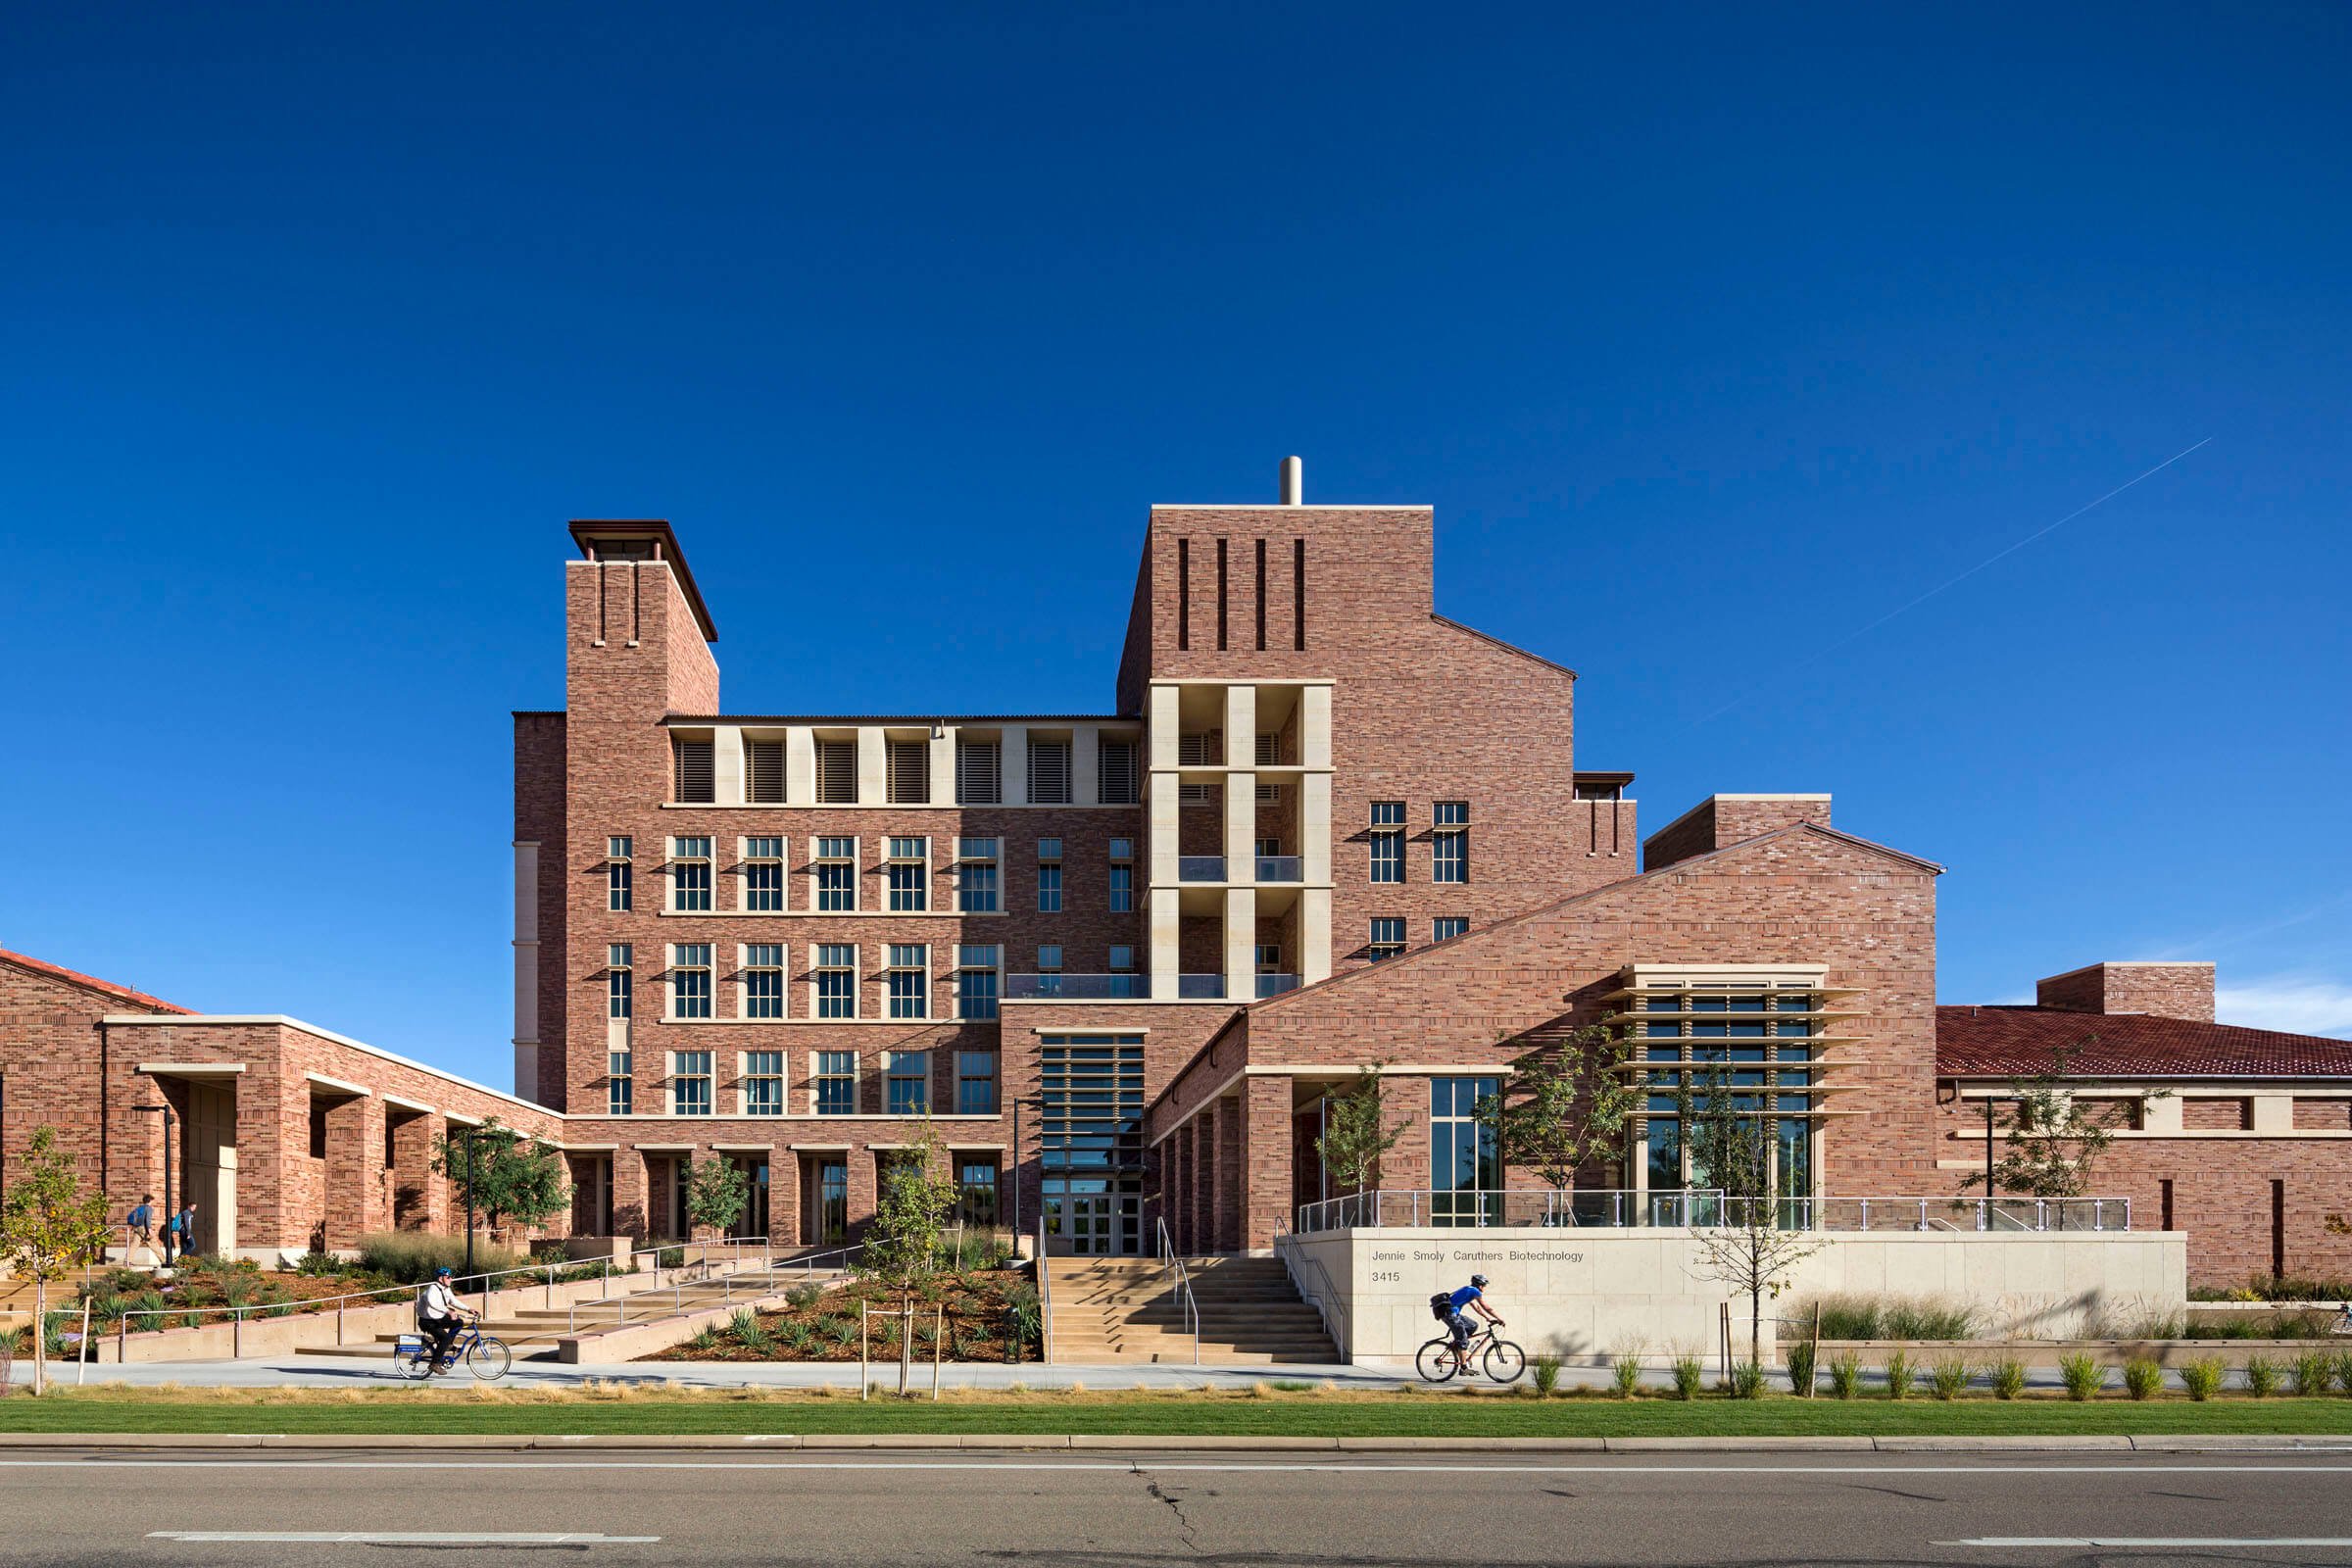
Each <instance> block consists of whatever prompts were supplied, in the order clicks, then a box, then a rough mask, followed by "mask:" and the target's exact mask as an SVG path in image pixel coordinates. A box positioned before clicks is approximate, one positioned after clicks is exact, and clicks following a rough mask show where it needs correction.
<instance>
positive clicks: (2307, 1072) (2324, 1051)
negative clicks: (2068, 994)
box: [1936, 1006, 2352, 1078]
mask: <svg viewBox="0 0 2352 1568" xmlns="http://www.w3.org/2000/svg"><path fill="white" fill-rule="evenodd" d="M2060 1046H2064V1047H2065V1048H2067V1054H2068V1057H2069V1059H2070V1061H2071V1062H2072V1066H2071V1068H2070V1075H2071V1076H2076V1077H2098V1078H2171V1077H2182V1078H2192V1077H2208V1078H2352V1040H2333V1039H2329V1038H2328V1037H2327V1036H2326V1035H2289V1034H2280V1033H2279V1032H2278V1031H2277V1030H2275V1029H2240V1028H2238V1027H2236V1026H2235V1025H2233V1024H2226V1023H2194V1022H2191V1021H2190V1020H2188V1019H2186V1018H2158V1017H2155V1016H2152V1015H2150V1014H2147V1013H2095V1012H2068V1011H2064V1010H2062V1009H2060V1008H2057V1007H2027V1006H2014V1007H2012V1006H1974V1007H1967V1006H1963V1007H1937V1008H1936V1072H1937V1073H1938V1074H1940V1075H1942V1076H1945V1077H1960V1078H2006V1077H2032V1076H2033V1075H2034V1074H2035V1073H2037V1072H2043V1071H2046V1070H2048V1068H2049V1065H2050V1058H2051V1054H2052V1053H2053V1052H2054V1051H2055V1050H2056V1049H2057V1048H2058V1047H2060Z"/></svg>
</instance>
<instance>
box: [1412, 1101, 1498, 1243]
mask: <svg viewBox="0 0 2352 1568" xmlns="http://www.w3.org/2000/svg"><path fill="white" fill-rule="evenodd" d="M1501 1085H1502V1080H1500V1079H1499V1078H1432V1079H1431V1080H1430V1081H1429V1090H1430V1103H1429V1166H1430V1169H1429V1174H1430V1182H1429V1185H1430V1186H1431V1187H1433V1188H1435V1189H1436V1192H1435V1193H1434V1194H1433V1195H1432V1198H1431V1203H1430V1213H1431V1218H1432V1220H1433V1222H1434V1223H1436V1224H1439V1225H1477V1224H1482V1223H1484V1224H1495V1223H1499V1222H1500V1220H1501V1218H1502V1214H1501V1203H1502V1196H1501V1194H1500V1193H1499V1192H1498V1191H1497V1189H1499V1188H1500V1187H1501V1186H1502V1161H1501V1159H1500V1157H1499V1156H1498V1155H1497V1153H1496V1151H1495V1124H1494V1123H1493V1122H1492V1121H1488V1120H1485V1119H1483V1118H1482V1117H1481V1116H1480V1115H1479V1113H1478V1109H1479V1106H1480V1104H1481V1103H1484V1102H1486V1101H1489V1100H1492V1099H1494V1098H1495V1093H1496V1091H1497V1090H1499V1089H1500V1088H1501Z"/></svg>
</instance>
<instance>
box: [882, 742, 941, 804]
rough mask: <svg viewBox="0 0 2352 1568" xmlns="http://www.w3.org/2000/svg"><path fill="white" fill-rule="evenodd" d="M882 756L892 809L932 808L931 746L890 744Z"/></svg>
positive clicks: (927, 744)
mask: <svg viewBox="0 0 2352 1568" xmlns="http://www.w3.org/2000/svg"><path fill="white" fill-rule="evenodd" d="M887 746H888V750H887V751H885V752H884V754H883V760H884V764H885V765H884V774H885V776H884V779H883V783H884V785H885V786H886V789H887V793H888V794H889V797H890V804H891V805H893V806H928V805H930V804H931V745H930V743H929V742H928V741H890V742H888V743H887Z"/></svg>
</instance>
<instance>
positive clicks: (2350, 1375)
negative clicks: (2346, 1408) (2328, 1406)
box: [2335, 1350, 2352, 1394]
mask: <svg viewBox="0 0 2352 1568" xmlns="http://www.w3.org/2000/svg"><path fill="white" fill-rule="evenodd" d="M2335 1386H2336V1388H2337V1389H2338V1390H2339V1391H2341V1392H2342V1393H2345V1394H2352V1350H2344V1351H2340V1352H2338V1354H2337V1355H2336V1357H2335Z"/></svg>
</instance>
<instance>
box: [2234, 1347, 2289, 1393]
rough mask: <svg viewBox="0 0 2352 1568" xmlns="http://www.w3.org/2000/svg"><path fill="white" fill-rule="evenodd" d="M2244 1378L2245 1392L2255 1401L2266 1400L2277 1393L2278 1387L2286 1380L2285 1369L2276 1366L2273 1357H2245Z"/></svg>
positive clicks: (2276, 1359)
mask: <svg viewBox="0 0 2352 1568" xmlns="http://www.w3.org/2000/svg"><path fill="white" fill-rule="evenodd" d="M2244 1377H2245V1380H2246V1392H2247V1393H2248V1394H2251V1395H2252V1396H2254V1397H2256V1398H2257V1399H2267V1398H2269V1397H2271V1396H2272V1395H2274V1394H2277V1393H2278V1387H2279V1385H2280V1384H2281V1383H2283V1382H2284V1381H2285V1379H2286V1369H2285V1368H2284V1367H2282V1366H2280V1365H2279V1364H2278V1358H2277V1357H2275V1356H2268V1355H2249V1356H2247V1357H2246V1370H2245V1373H2244Z"/></svg>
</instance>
